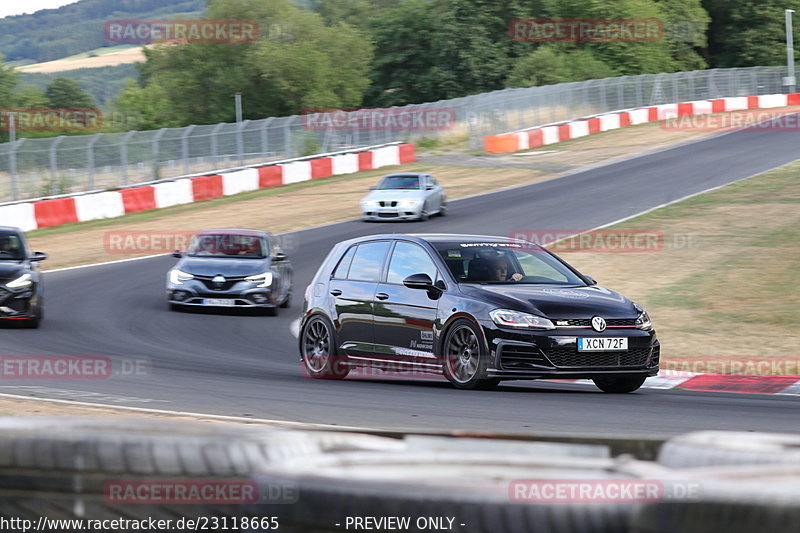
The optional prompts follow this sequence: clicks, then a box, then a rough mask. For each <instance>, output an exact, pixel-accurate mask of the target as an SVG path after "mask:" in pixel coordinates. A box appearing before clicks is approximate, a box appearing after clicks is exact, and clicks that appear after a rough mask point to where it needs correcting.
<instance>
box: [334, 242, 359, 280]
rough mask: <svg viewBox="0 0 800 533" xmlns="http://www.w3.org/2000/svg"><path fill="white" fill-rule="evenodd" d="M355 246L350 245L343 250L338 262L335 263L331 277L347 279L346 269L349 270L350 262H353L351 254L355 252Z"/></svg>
mask: <svg viewBox="0 0 800 533" xmlns="http://www.w3.org/2000/svg"><path fill="white" fill-rule="evenodd" d="M356 248H358V247H357V246H351V247H350V249H349V250H347V252H345V254H344V256H342V259H341V260H340V261H339V264H338V265H336V268H335V269H334V270H333V275H332V276H331V277H332V278H336V279H347V271H348V270H350V263H352V262H353V255H355V253H356Z"/></svg>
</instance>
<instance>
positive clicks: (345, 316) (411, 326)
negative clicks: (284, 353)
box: [299, 234, 659, 393]
mask: <svg viewBox="0 0 800 533" xmlns="http://www.w3.org/2000/svg"><path fill="white" fill-rule="evenodd" d="M299 347H300V354H301V360H302V362H303V364H304V366H305V368H306V371H307V372H308V373H309V374H310V375H311V376H312V377H316V378H328V379H341V378H344V377H345V376H347V374H348V373H349V372H350V371H351V370H352V369H353V368H356V367H369V368H378V369H382V370H389V371H392V370H397V371H403V372H408V371H411V372H426V373H427V372H430V373H439V374H444V376H445V377H446V378H447V379H448V380H450V382H451V383H453V385H455V386H456V387H458V388H461V389H478V388H491V387H494V386H495V385H497V383H498V382H499V381H500V380H510V379H537V378H556V379H558V378H561V379H592V380H593V381H594V382H595V384H596V385H597V386H598V387H599V388H600V389H601V390H603V391H605V392H613V393H625V392H632V391H634V390H636V389H638V388H639V387H640V386H641V385H642V383H644V380H645V379H646V378H647V377H648V376H654V375H656V374H657V373H658V364H659V343H658V340H657V339H656V333H655V331H654V330H653V327H652V325H651V323H650V319H649V318H648V316H647V313H646V312H645V311H644V309H642V308H641V307H639V306H638V305H636V304H634V303H633V302H631V301H630V300H628V299H627V298H625V297H624V296H622V295H620V294H617V293H616V292H613V291H610V290H608V289H604V288H602V287H599V286H597V285H596V284H595V281H594V280H593V279H592V278H590V277H588V276H585V275H583V274H581V273H580V272H578V271H577V270H575V269H574V268H573V267H571V266H570V265H568V264H567V263H566V262H564V261H563V260H562V259H560V258H559V257H557V256H556V255H554V254H553V253H551V252H549V251H548V250H546V249H544V248H542V247H540V246H538V245H535V244H532V243H529V242H525V241H519V240H513V239H508V238H502V237H487V236H480V235H433V234H430V235H424V234H418V235H373V236H369V237H361V238H358V239H353V240H349V241H345V242H341V243H338V244H337V245H335V246H334V247H333V250H331V252H330V254H328V257H327V258H326V259H325V261H324V263H323V264H322V266H321V267H320V268H319V270H318V271H317V274H316V275H315V276H314V279H313V280H312V282H311V284H310V285H309V286H308V288H307V289H306V293H305V304H304V309H303V318H302V321H301V324H300V335H299Z"/></svg>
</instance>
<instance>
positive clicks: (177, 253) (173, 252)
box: [172, 250, 183, 259]
mask: <svg viewBox="0 0 800 533" xmlns="http://www.w3.org/2000/svg"><path fill="white" fill-rule="evenodd" d="M172 257H177V258H178V259H180V258H181V257H183V252H181V251H180V250H173V251H172Z"/></svg>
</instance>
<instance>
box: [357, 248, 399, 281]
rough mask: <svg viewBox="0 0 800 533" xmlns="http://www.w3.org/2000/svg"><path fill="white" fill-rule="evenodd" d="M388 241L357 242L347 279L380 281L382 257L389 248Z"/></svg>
mask: <svg viewBox="0 0 800 533" xmlns="http://www.w3.org/2000/svg"><path fill="white" fill-rule="evenodd" d="M389 244H390V242H389V241H378V242H368V243H366V244H359V245H358V249H357V250H356V253H355V255H353V262H352V264H351V265H350V273H349V274H348V275H347V279H350V280H353V281H380V279H381V269H382V267H383V259H384V258H385V257H386V251H387V250H388V249H389Z"/></svg>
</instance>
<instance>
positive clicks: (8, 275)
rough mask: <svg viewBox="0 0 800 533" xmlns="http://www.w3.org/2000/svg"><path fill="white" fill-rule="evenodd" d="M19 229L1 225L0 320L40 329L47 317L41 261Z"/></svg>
mask: <svg viewBox="0 0 800 533" xmlns="http://www.w3.org/2000/svg"><path fill="white" fill-rule="evenodd" d="M45 259H47V254H45V253H42V252H31V250H30V247H29V246H28V241H27V240H26V239H25V234H24V233H23V232H22V230H20V229H19V228H14V227H10V226H0V320H2V321H5V320H11V321H17V320H18V321H20V323H21V324H22V325H24V326H27V327H29V328H38V327H39V324H40V323H41V321H42V319H43V318H44V287H43V285H42V277H41V274H40V273H39V266H38V262H39V261H43V260H45Z"/></svg>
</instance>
